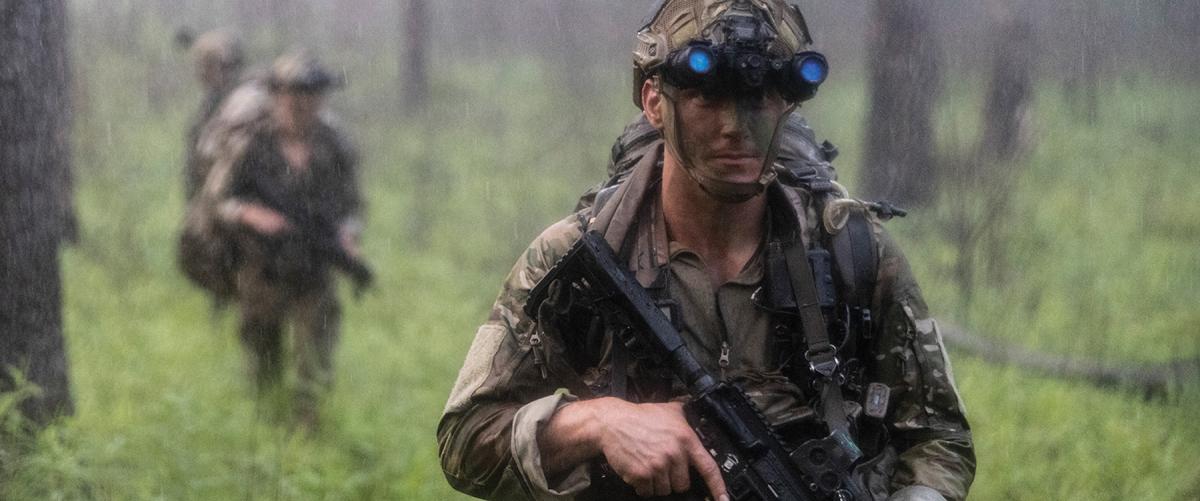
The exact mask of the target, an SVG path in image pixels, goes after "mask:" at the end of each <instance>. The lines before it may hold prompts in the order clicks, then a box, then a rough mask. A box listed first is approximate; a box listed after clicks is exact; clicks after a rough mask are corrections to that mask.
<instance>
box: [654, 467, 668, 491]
mask: <svg viewBox="0 0 1200 501" xmlns="http://www.w3.org/2000/svg"><path fill="white" fill-rule="evenodd" d="M668 494H671V472H670V471H667V470H663V471H659V472H655V474H654V495H655V496H666V495H668Z"/></svg>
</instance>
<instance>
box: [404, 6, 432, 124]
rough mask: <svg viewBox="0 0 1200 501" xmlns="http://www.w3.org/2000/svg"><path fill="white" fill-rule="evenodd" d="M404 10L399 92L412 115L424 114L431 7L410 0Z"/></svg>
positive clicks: (427, 78) (405, 106) (427, 90)
mask: <svg viewBox="0 0 1200 501" xmlns="http://www.w3.org/2000/svg"><path fill="white" fill-rule="evenodd" d="M407 4H408V5H407V6H406V8H404V9H402V11H401V19H400V24H401V28H402V29H401V30H400V33H402V34H403V35H402V36H401V37H400V54H401V56H400V57H401V60H400V68H399V76H400V79H401V81H402V82H401V92H400V95H402V96H404V103H403V109H404V112H405V114H406V115H408V116H410V117H417V116H421V115H422V114H423V113H424V111H425V108H426V104H427V103H428V101H429V63H428V61H429V58H428V57H427V52H428V49H429V10H428V9H427V8H426V5H425V0H408V2H407Z"/></svg>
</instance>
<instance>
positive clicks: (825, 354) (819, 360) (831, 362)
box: [804, 343, 841, 378]
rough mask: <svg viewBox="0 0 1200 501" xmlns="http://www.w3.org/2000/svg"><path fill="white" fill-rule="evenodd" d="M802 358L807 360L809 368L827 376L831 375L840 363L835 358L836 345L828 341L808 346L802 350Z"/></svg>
mask: <svg viewBox="0 0 1200 501" xmlns="http://www.w3.org/2000/svg"><path fill="white" fill-rule="evenodd" d="M804 359H805V360H808V368H809V369H810V370H812V371H813V372H815V373H817V374H820V375H822V376H824V377H827V378H828V377H832V376H833V373H834V372H837V369H838V366H839V365H840V364H841V362H840V361H838V358H837V347H835V346H833V345H832V344H830V343H821V344H818V345H816V346H813V347H810V348H809V349H808V350H806V351H805V352H804Z"/></svg>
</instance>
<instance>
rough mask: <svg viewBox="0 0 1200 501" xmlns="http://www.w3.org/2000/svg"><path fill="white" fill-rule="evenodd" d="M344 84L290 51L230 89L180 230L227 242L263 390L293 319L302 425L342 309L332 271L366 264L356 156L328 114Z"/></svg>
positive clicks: (309, 416) (279, 361)
mask: <svg viewBox="0 0 1200 501" xmlns="http://www.w3.org/2000/svg"><path fill="white" fill-rule="evenodd" d="M340 85H341V79H340V78H338V77H337V76H335V75H334V74H332V73H330V72H329V71H328V70H326V68H325V67H323V66H322V65H321V64H320V63H319V62H318V61H317V60H316V59H314V58H313V57H312V56H311V55H309V54H307V53H304V52H296V53H291V54H287V55H284V56H282V57H280V58H279V59H278V60H276V61H275V63H274V65H273V66H272V68H271V70H270V72H269V75H268V77H267V78H266V81H265V82H257V81H255V82H250V83H247V84H245V85H243V86H242V87H241V88H239V89H238V90H236V91H235V92H234V93H233V94H232V95H231V96H229V98H228V99H227V100H226V102H225V103H224V104H223V105H222V107H221V111H220V112H219V113H218V115H217V116H216V117H214V119H213V120H212V121H211V122H210V123H209V124H208V125H207V126H206V130H205V131H204V133H203V134H202V137H201V138H200V148H201V150H202V153H203V154H204V155H206V156H209V157H211V158H214V159H215V160H214V162H213V165H212V169H211V171H210V172H209V173H208V176H207V177H206V179H205V181H204V184H203V187H202V189H201V191H200V193H199V195H198V200H197V202H196V203H195V204H193V205H194V208H193V210H192V211H190V212H191V214H189V223H188V224H187V225H186V226H185V234H187V233H189V231H191V232H193V233H194V232H197V231H199V232H200V233H201V234H203V235H216V236H213V237H205V238H206V239H207V240H211V241H215V242H219V243H223V244H225V245H227V247H226V250H227V251H228V253H227V255H226V257H225V258H224V259H226V262H227V263H229V264H230V266H229V268H230V270H231V271H232V276H231V277H228V278H229V280H227V282H228V283H229V285H230V287H231V288H232V291H231V293H232V295H233V296H234V297H235V300H236V302H237V305H238V308H239V310H240V314H241V324H240V327H239V329H240V336H241V341H242V344H243V345H244V346H245V348H246V350H247V351H248V353H249V362H250V370H251V373H252V376H253V378H254V380H255V382H256V384H257V385H258V387H259V388H260V389H267V388H270V387H274V386H276V384H277V383H278V382H279V381H280V379H281V376H282V373H283V372H282V371H283V358H284V353H283V351H284V340H283V326H284V323H285V320H290V321H291V323H292V326H293V333H294V338H293V341H294V342H293V343H292V346H293V351H294V352H295V359H296V366H297V367H296V368H297V373H298V378H297V379H298V388H297V391H296V398H295V401H294V411H295V417H296V420H297V424H298V425H299V426H301V427H302V428H306V429H309V430H311V429H313V427H315V426H316V424H317V403H318V397H319V396H320V395H321V394H322V393H323V392H324V391H326V390H327V389H328V388H329V386H330V385H331V383H332V378H333V373H332V370H333V367H332V361H333V351H334V347H335V345H336V343H337V339H338V329H339V326H340V316H341V310H340V306H339V304H338V301H337V298H336V295H335V292H336V288H335V283H334V278H333V273H332V271H333V270H332V268H333V267H337V268H339V269H343V270H345V269H346V267H347V266H350V267H353V265H360V263H361V261H360V257H361V254H360V251H359V243H358V242H359V236H360V233H361V228H362V225H361V222H360V219H359V214H360V210H361V207H362V203H361V199H360V196H359V187H358V179H357V173H356V169H357V159H356V154H355V152H354V150H353V149H352V148H351V146H350V145H349V143H348V142H347V141H346V139H345V137H344V135H343V133H342V131H340V130H339V129H338V128H337V127H335V126H334V125H332V120H331V119H330V118H329V116H328V114H326V113H325V112H324V106H325V98H326V93H327V92H328V91H329V90H331V89H333V88H336V87H338V86H340ZM197 221H199V222H200V223H203V224H197ZM193 227H201V228H203V230H194V229H192V228H193ZM360 266H361V265H360ZM357 278H358V277H357V276H356V279H357ZM367 280H369V277H368V278H367ZM360 285H361V282H360Z"/></svg>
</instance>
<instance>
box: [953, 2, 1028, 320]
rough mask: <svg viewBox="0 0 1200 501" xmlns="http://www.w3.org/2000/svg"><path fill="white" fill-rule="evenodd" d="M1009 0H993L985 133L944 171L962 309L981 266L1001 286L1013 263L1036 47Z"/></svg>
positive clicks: (1024, 16)
mask: <svg viewBox="0 0 1200 501" xmlns="http://www.w3.org/2000/svg"><path fill="white" fill-rule="evenodd" d="M1010 1H1011V0H1005V1H1004V2H1000V1H997V2H995V3H993V12H994V15H993V16H991V20H992V23H991V24H992V26H993V27H994V28H993V30H994V31H993V32H992V41H991V47H992V50H991V54H992V65H991V75H990V81H989V84H988V91H987V94H986V95H985V97H984V102H983V107H982V109H983V116H982V117H980V121H981V123H982V127H981V129H982V131H983V132H982V134H981V136H980V138H979V142H978V144H976V146H975V148H974V151H973V152H970V153H969V155H971V156H970V157H968V158H960V159H955V160H953V161H947V162H946V163H945V165H944V171H943V172H942V182H943V185H945V186H946V187H947V189H948V191H947V193H948V200H949V201H950V202H951V207H952V211H951V214H952V215H951V216H950V218H951V223H950V224H949V225H948V228H949V229H950V235H951V237H952V238H953V240H954V241H955V243H956V247H957V248H958V254H957V256H956V257H955V261H956V262H955V267H954V278H955V281H956V282H957V283H958V287H959V294H958V298H959V300H960V301H961V303H960V305H959V307H960V308H964V309H966V308H967V306H968V305H969V303H970V301H971V298H972V293H973V292H974V284H975V279H976V276H975V274H976V265H977V264H978V263H980V262H982V263H986V266H987V270H986V271H987V281H988V282H989V283H992V284H1003V280H1004V275H1005V272H1006V263H1007V262H1008V261H1007V256H1005V255H1004V254H1003V252H1004V249H1005V246H1004V245H1001V244H1002V242H1001V241H1002V240H1003V238H1004V237H1003V235H1002V234H1001V232H1002V231H1004V229H1005V225H1004V224H1003V223H1004V221H1005V220H1007V219H1008V218H1009V213H1010V212H1011V205H1012V192H1013V191H1014V189H1015V185H1016V181H1017V179H1018V178H1019V177H1020V174H1021V172H1022V171H1023V170H1024V169H1023V166H1024V163H1025V162H1024V159H1025V156H1026V155H1027V153H1028V152H1029V150H1030V149H1031V147H1032V146H1031V145H1032V132H1031V128H1032V127H1031V124H1030V122H1031V120H1032V112H1031V108H1032V104H1033V92H1034V88H1033V81H1034V80H1033V70H1034V67H1035V66H1036V64H1037V60H1036V57H1035V55H1036V54H1037V53H1038V51H1037V44H1036V42H1035V39H1034V30H1033V24H1032V22H1031V19H1030V18H1029V15H1028V12H1027V9H1025V8H1022V6H1021V5H1020V4H1018V5H1016V6H1014V5H1012V4H1011V3H1010Z"/></svg>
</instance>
